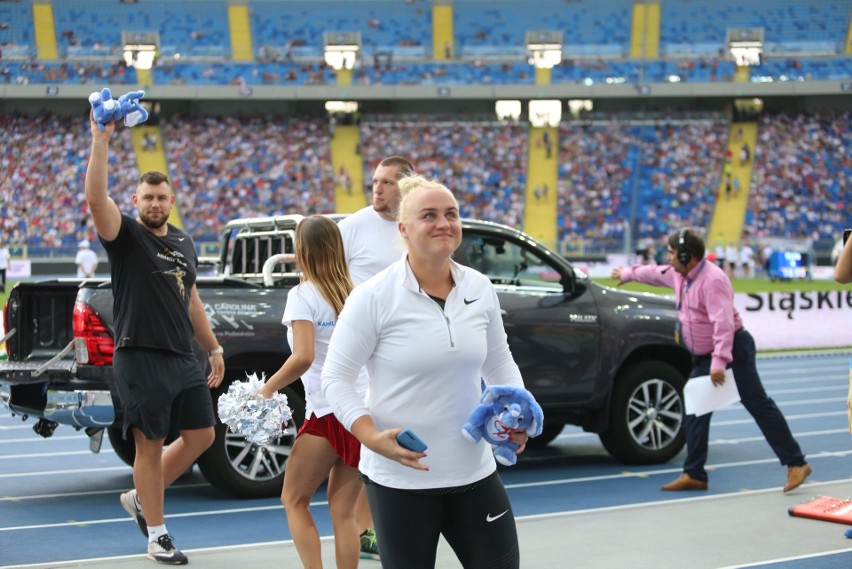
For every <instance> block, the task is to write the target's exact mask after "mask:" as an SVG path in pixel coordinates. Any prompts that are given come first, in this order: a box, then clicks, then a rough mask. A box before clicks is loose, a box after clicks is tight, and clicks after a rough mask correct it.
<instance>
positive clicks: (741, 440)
mask: <svg viewBox="0 0 852 569" xmlns="http://www.w3.org/2000/svg"><path fill="white" fill-rule="evenodd" d="M716 424H717V425H722V424H725V423H724V422H719V423H716ZM848 432H849V431H848V429H847V428H843V429H824V430H819V431H801V432H795V433H793V435H794V436H796V437H797V438H798V437H817V436H822V435H836V434H839V433H848ZM763 440H765V439H764V437H763V436H762V435H761V436H754V437H741V438H736V439H713V440H711V441H710V444H711V445H733V444H739V443H749V442H757V441H763ZM79 452H80V453H82V454H88V451H79ZM850 452H852V451H850ZM75 453H76V451H75ZM54 454H56V453H54ZM31 456H32V455H31ZM23 458H26V457H23ZM772 460H776V459H772ZM129 468H130V467H129V466H107V467H100V468H82V469H79V470H50V471H31V472H14V473H10V474H0V479H2V478H27V477H30V476H60V475H61V476H64V475H68V474H72V475H73V474H82V473H87V472H107V471H113V472H114V471H117V470H127V469H129Z"/></svg>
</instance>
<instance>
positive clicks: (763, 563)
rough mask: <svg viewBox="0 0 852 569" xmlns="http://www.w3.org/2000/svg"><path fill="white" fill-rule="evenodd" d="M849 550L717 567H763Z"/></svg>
mask: <svg viewBox="0 0 852 569" xmlns="http://www.w3.org/2000/svg"><path fill="white" fill-rule="evenodd" d="M850 551H852V548H847V549H835V550H833V551H820V552H819V553H811V554H810V555H797V556H795V557H779V558H777V559H767V560H765V561H758V562H756V563H749V564H748V565H728V566H727V567H720V568H719V569H744V568H745V567H765V566H767V565H774V564H776V563H784V562H787V561H799V560H802V559H817V558H820V557H828V556H829V555H837V554H839V553H849V552H850Z"/></svg>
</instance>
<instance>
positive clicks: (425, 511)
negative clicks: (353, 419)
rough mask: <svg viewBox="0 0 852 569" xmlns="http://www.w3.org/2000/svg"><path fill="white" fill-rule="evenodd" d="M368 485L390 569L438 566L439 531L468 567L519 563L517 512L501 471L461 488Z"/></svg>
mask: <svg viewBox="0 0 852 569" xmlns="http://www.w3.org/2000/svg"><path fill="white" fill-rule="evenodd" d="M364 487H365V488H366V490H367V500H368V501H369V503H370V512H371V513H372V515H373V527H374V528H375V530H376V542H377V544H378V546H379V555H380V556H381V558H382V567H384V568H385V569H434V567H435V559H436V554H437V550H438V538H439V536H440V535H443V536H444V538H445V539H446V540H447V543H449V544H450V547H452V549H453V551H454V552H455V554H456V557H458V559H459V561H460V562H461V564H462V566H463V567H465V568H466V569H518V567H519V566H520V549H519V546H518V533H517V529H516V527H515V516H514V514H513V513H512V505H511V504H510V503H509V496H508V495H507V494H506V489H505V488H504V487H503V483H502V482H501V481H500V477H499V476H498V475H497V473H496V472H495V473H493V474H491V475H489V476H487V477H485V478H484V479H482V480H480V481H479V482H474V483H473V484H468V485H467V486H461V487H457V488H435V489H429V490H420V491H418V490H399V489H396V488H388V487H387V486H382V485H380V484H376V483H375V482H367V483H366V484H365V486H364Z"/></svg>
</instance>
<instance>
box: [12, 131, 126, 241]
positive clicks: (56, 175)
mask: <svg viewBox="0 0 852 569" xmlns="http://www.w3.org/2000/svg"><path fill="white" fill-rule="evenodd" d="M0 127H2V131H3V151H2V156H0V220H2V224H3V225H2V227H3V231H4V233H5V234H6V238H7V240H8V241H7V242H11V243H23V244H26V245H27V247H28V253H29V254H30V255H32V256H52V255H56V254H62V253H63V252H66V253H67V251H72V250H73V249H74V247H75V244H76V243H77V241H78V240H80V239H83V238H85V239H89V240H90V241H92V242H93V244H95V241H96V239H95V234H94V230H93V228H92V226H91V221H90V220H89V219H88V216H87V215H86V208H85V196H84V192H83V181H84V179H85V175H86V166H87V164H88V160H89V147H88V145H87V144H86V143H85V142H83V141H85V140H86V138H87V137H88V136H89V135H88V129H89V123H88V120H87V119H86V118H85V117H80V118H78V119H76V120H69V119H67V118H61V117H57V116H52V115H48V116H41V117H37V118H24V117H15V116H3V117H0ZM138 177H139V174H138V171H137V169H136V163H135V154H134V152H133V143H132V141H131V139H130V131H128V130H124V131H120V132H118V133H117V135H116V141H115V143H114V146H113V149H112V152H111V153H110V178H109V184H110V186H111V187H113V188H116V193H115V195H116V196H121V195H126V198H127V199H126V201H123V202H122V203H121V204H120V206H121V207H122V208H123V211H126V212H131V211H132V210H131V209H130V207H131V206H132V204H130V202H129V196H130V193H132V191H133V189H134V188H135V187H136V186H135V183H134V180H135V179H137V178H138ZM125 190H126V191H125ZM95 245H97V244H95Z"/></svg>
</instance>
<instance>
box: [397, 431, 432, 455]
mask: <svg viewBox="0 0 852 569" xmlns="http://www.w3.org/2000/svg"><path fill="white" fill-rule="evenodd" d="M396 442H398V443H399V445H400V446H401V447H404V448H407V449H408V450H413V451H414V452H423V451H425V450H426V443H424V442H423V440H422V439H421V438H420V437H418V436H417V435H415V434H414V432H413V431H412V430H411V429H405V430H404V431H402V432H401V433H399V434H398V435H397V436H396Z"/></svg>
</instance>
